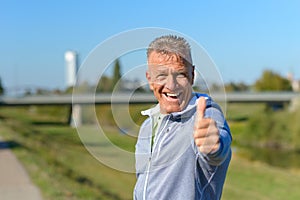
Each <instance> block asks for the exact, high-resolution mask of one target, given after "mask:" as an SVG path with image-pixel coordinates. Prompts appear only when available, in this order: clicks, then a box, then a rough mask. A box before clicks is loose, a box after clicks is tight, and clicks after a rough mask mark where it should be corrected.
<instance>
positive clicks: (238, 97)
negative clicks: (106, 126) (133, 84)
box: [0, 92, 300, 106]
mask: <svg viewBox="0 0 300 200" xmlns="http://www.w3.org/2000/svg"><path fill="white" fill-rule="evenodd" d="M211 96H212V97H213V99H214V100H215V101H217V102H227V103H267V104H283V103H289V102H291V101H292V99H294V98H297V97H300V93H294V92H261V93H252V92H235V93H223V94H222V93H212V94H211ZM156 102H157V101H156V99H155V97H154V96H153V94H152V93H136V94H130V93H116V94H113V95H112V94H108V93H104V94H74V95H72V94H70V95H42V96H38V95H37V96H24V97H6V96H2V97H0V106H29V105H72V104H73V105H74V104H112V103H114V104H146V103H156Z"/></svg>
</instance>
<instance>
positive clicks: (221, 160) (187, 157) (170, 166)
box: [134, 93, 232, 200]
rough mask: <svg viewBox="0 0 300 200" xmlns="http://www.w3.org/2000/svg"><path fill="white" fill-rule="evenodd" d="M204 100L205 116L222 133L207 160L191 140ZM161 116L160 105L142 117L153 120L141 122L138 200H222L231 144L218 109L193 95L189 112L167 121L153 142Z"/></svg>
mask: <svg viewBox="0 0 300 200" xmlns="http://www.w3.org/2000/svg"><path fill="white" fill-rule="evenodd" d="M200 96H205V98H206V104H207V105H206V110H205V116H204V117H210V118H212V119H214V120H215V121H216V123H217V127H218V129H219V132H220V148H219V149H218V150H217V151H216V152H214V153H211V154H206V155H205V154H203V153H200V151H199V150H198V148H197V146H196V145H195V142H194V138H193V129H194V123H195V117H196V107H197V106H196V105H197V99H198V98H199V97H200ZM158 112H159V105H157V106H156V107H154V108H152V109H149V110H146V111H143V112H142V114H144V115H149V118H148V119H147V120H146V121H145V122H144V123H143V125H142V127H141V129H140V132H139V137H138V140H137V143H136V152H135V157H136V174H137V182H136V185H135V188H134V199H136V200H160V199H163V200H165V199H171V200H177V199H178V200H192V199H201V200H214V199H220V198H221V194H222V189H223V184H224V181H225V176H226V172H227V168H228V165H229V162H230V159H231V149H230V144H231V140H232V138H231V134H230V129H229V127H228V125H227V122H226V120H225V119H224V116H223V113H222V111H221V109H220V107H219V106H218V105H217V104H216V103H215V102H214V101H213V100H212V99H211V98H210V97H209V96H207V95H205V94H199V93H195V94H194V96H193V98H192V99H191V100H190V102H189V105H188V106H187V107H186V109H185V110H183V111H181V112H177V113H172V114H169V115H167V116H165V117H164V118H163V120H162V123H161V125H160V127H159V129H158V132H157V134H156V135H155V137H154V139H152V120H153V116H154V115H155V114H157V113H158ZM152 143H153V144H152Z"/></svg>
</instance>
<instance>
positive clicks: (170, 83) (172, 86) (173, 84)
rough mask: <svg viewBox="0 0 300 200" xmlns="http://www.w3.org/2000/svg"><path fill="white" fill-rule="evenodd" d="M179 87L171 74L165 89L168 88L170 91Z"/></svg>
mask: <svg viewBox="0 0 300 200" xmlns="http://www.w3.org/2000/svg"><path fill="white" fill-rule="evenodd" d="M176 86H177V81H176V78H175V77H174V76H173V75H172V74H170V75H169V76H168V77H167V82H166V85H165V87H167V88H168V89H169V90H174V89H175V88H176Z"/></svg>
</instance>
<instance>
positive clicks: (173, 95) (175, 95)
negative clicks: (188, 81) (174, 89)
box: [164, 92, 180, 99]
mask: <svg viewBox="0 0 300 200" xmlns="http://www.w3.org/2000/svg"><path fill="white" fill-rule="evenodd" d="M164 95H165V96H166V97H167V98H172V99H178V97H179V95H180V94H179V93H168V92H165V93H164Z"/></svg>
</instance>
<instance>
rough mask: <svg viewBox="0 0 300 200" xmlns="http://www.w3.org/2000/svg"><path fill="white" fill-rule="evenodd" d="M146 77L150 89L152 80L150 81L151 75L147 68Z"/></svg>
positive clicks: (151, 88)
mask: <svg viewBox="0 0 300 200" xmlns="http://www.w3.org/2000/svg"><path fill="white" fill-rule="evenodd" d="M146 78H147V80H148V84H149V87H150V90H153V86H152V81H151V76H150V74H149V71H148V70H147V71H146Z"/></svg>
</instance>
